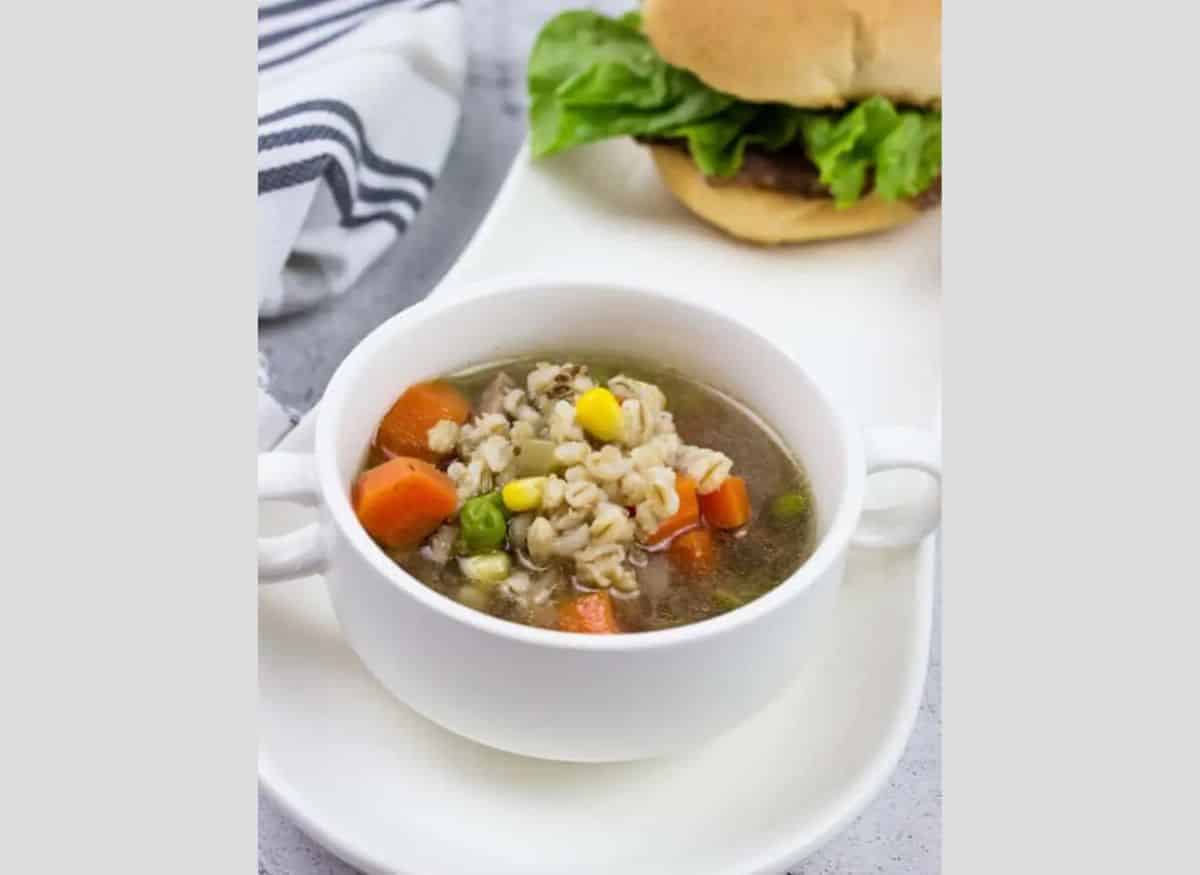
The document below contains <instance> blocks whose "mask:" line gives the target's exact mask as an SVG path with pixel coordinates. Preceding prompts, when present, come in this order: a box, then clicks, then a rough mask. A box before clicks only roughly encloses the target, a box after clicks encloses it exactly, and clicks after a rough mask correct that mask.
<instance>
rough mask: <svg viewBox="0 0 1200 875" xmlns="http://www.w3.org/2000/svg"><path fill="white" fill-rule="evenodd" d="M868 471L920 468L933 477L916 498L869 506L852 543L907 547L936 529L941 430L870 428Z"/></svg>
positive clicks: (867, 435) (866, 435)
mask: <svg viewBox="0 0 1200 875" xmlns="http://www.w3.org/2000/svg"><path fill="white" fill-rule="evenodd" d="M863 444H864V449H865V451H866V460H867V475H868V476H870V475H871V474H877V473H880V472H883V471H897V470H905V469H909V470H917V471H924V472H925V473H926V474H928V475H930V477H932V478H933V482H932V483H931V484H930V487H929V488H927V489H925V490H924V491H923V492H922V494H921V495H920V496H919V497H918V498H917V499H916V500H915V501H913V502H911V503H906V504H900V505H895V506H892V507H887V508H882V509H878V510H866V511H864V512H863V515H862V518H861V519H860V520H859V526H858V530H857V531H856V532H855V533H854V537H853V538H852V539H851V543H852V544H853V545H854V546H856V547H904V546H908V545H911V544H916V543H918V542H920V541H922V540H924V538H925V537H926V536H927V535H929V534H931V533H932V532H933V531H935V530H936V529H937V527H938V524H939V522H940V521H941V513H942V459H941V448H940V446H939V440H938V436H937V434H935V433H934V432H932V431H924V430H922V429H915V428H897V427H885V428H870V429H867V430H866V431H864V433H863Z"/></svg>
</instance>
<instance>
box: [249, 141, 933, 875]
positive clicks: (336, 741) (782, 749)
mask: <svg viewBox="0 0 1200 875" xmlns="http://www.w3.org/2000/svg"><path fill="white" fill-rule="evenodd" d="M939 232H940V226H939V219H938V216H937V214H936V213H934V214H930V215H928V216H925V217H923V218H922V219H921V220H919V221H918V222H916V223H914V224H913V225H911V226H908V227H906V228H903V229H899V230H898V231H895V232H893V233H890V234H887V235H882V236H879V237H873V238H866V239H862V240H852V241H840V242H834V243H827V244H817V245H810V246H804V247H795V248H785V249H778V250H763V249H758V248H754V247H750V246H745V245H741V244H738V243H733V242H730V241H729V240H727V239H726V238H724V237H722V236H720V235H719V234H717V233H716V232H713V231H710V230H709V229H708V228H706V227H705V226H703V225H701V224H700V223H699V222H697V221H695V220H693V219H692V218H691V217H690V216H689V215H688V214H687V213H686V212H685V211H684V210H683V209H682V208H680V207H678V206H676V205H675V204H674V202H673V201H672V200H671V198H670V197H669V195H667V194H666V193H665V192H664V191H663V190H662V188H661V186H660V185H659V183H658V181H657V178H656V177H655V176H654V173H653V170H652V167H651V166H650V163H649V161H648V159H647V157H646V156H645V154H644V153H643V152H642V150H641V149H639V148H637V147H636V146H633V145H632V144H631V143H626V142H612V143H605V144H601V145H598V146H593V147H589V148H586V149H582V150H579V151H577V152H573V153H569V154H567V155H565V156H563V157H562V158H560V159H557V160H555V161H552V162H549V163H547V164H545V165H530V163H529V161H528V159H527V156H526V154H525V153H524V152H522V154H521V155H519V156H518V158H517V160H516V162H515V163H514V167H513V170H512V172H511V173H510V176H509V178H508V180H507V182H506V183H505V185H504V187H503V189H502V190H501V192H500V195H499V196H498V198H497V200H496V203H495V205H494V206H493V208H492V210H491V212H490V213H489V215H488V217H487V218H486V219H485V220H484V223H483V224H482V225H481V227H480V230H479V232H478V233H477V234H476V236H475V238H474V240H473V241H472V242H471V244H470V246H469V247H468V249H467V251H466V252H465V253H464V255H463V257H462V259H461V260H460V262H459V263H458V265H457V266H456V267H455V269H454V270H453V271H452V272H451V274H450V275H449V276H448V277H447V278H446V279H445V280H443V282H442V283H441V284H440V286H439V289H440V290H435V294H443V293H445V292H444V291H443V290H444V289H445V288H446V287H447V286H451V285H454V284H456V283H459V282H460V281H469V280H472V279H475V278H479V277H482V276H488V275H493V274H495V273H499V272H509V271H526V270H537V271H552V270H553V269H554V267H555V265H562V264H565V263H570V264H571V265H572V266H573V267H575V268H578V267H579V266H580V265H586V266H588V268H589V269H591V270H592V271H593V272H594V275H595V276H596V277H598V278H600V277H611V278H614V279H622V280H626V281H628V280H632V279H636V280H637V281H639V282H641V283H643V284H647V285H654V284H656V283H662V284H665V285H669V286H671V287H672V288H686V289H688V290H689V291H690V292H691V293H694V295H695V296H696V297H697V298H699V299H702V300H705V301H707V302H709V303H713V304H716V305H717V306H720V307H724V308H727V309H728V310H729V311H730V312H731V313H733V314H734V315H736V316H737V317H739V318H741V319H743V320H744V321H746V322H748V323H750V324H752V325H753V326H755V327H756V328H757V329H758V330H760V331H762V332H763V333H765V334H767V335H768V336H770V337H772V338H773V339H775V340H776V341H777V342H779V343H781V344H783V345H784V346H786V347H787V348H789V349H790V350H791V351H792V352H793V354H794V355H795V356H796V357H797V359H799V360H800V361H801V362H802V363H803V364H804V365H805V366H806V367H808V368H809V369H810V370H811V371H812V372H813V373H814V374H816V375H817V376H818V378H819V379H821V380H822V381H823V382H824V383H825V384H826V385H827V386H828V387H830V389H831V391H832V392H834V393H835V394H837V395H840V396H841V397H842V399H843V400H844V401H845V403H846V404H847V405H848V408H849V409H850V410H851V411H852V412H853V413H854V414H856V415H857V416H858V417H859V419H860V420H861V421H862V422H864V423H894V424H902V425H920V426H927V427H936V426H937V423H938V420H939V416H938V409H939V401H938V399H939V374H940V357H939V353H940V347H939V340H940V314H939V310H940V270H939V262H940V246H939ZM780 388H781V391H786V387H780ZM311 440H312V418H311V416H310V417H308V418H307V419H306V420H305V421H304V422H303V423H302V424H301V425H300V426H299V427H298V428H297V429H296V431H295V432H293V434H291V435H290V436H289V437H288V438H287V440H286V441H285V442H284V445H283V447H282V448H283V449H302V448H305V447H307V446H309V445H310V444H311ZM880 486H881V485H880V484H877V485H876V488H875V490H874V502H875V504H876V505H881V504H887V503H889V502H890V501H892V500H894V499H895V497H896V496H897V495H899V494H904V493H910V492H911V490H912V489H915V488H920V487H918V486H916V485H914V484H913V483H911V482H905V481H893V482H891V483H889V484H882V487H883V488H880ZM310 513H311V512H310V511H306V510H304V509H301V508H296V507H292V506H286V505H279V504H264V505H263V507H262V513H261V515H260V519H261V529H262V531H263V532H264V533H270V532H275V531H282V530H286V529H288V528H291V527H294V526H295V525H296V524H297V522H298V521H300V520H302V519H305V518H307V517H308V516H309V514H310ZM934 557H935V550H934V543H933V540H932V539H930V540H929V541H927V542H926V543H925V544H924V545H923V546H922V547H920V548H919V549H915V550H903V551H890V552H861V553H853V554H852V555H851V558H850V564H849V569H848V575H847V580H846V585H845V586H844V588H843V590H842V593H841V596H840V600H839V604H838V607H837V613H836V618H835V624H834V628H833V629H832V630H831V632H832V634H831V636H830V642H831V643H830V645H829V647H828V649H827V651H826V652H825V655H824V657H823V658H822V659H821V660H820V661H819V662H818V663H816V664H814V665H813V666H811V667H810V669H808V670H807V671H806V672H805V673H804V674H802V675H800V676H798V677H797V678H796V681H795V682H794V684H793V685H792V687H791V688H790V689H789V690H788V691H787V692H786V693H785V694H784V695H783V696H782V697H781V698H780V699H778V700H777V701H775V702H774V703H773V704H772V705H771V706H770V707H768V708H767V709H766V710H765V711H763V712H762V713H760V714H758V715H756V716H755V717H754V718H752V719H751V720H750V721H748V722H747V723H746V724H744V725H742V726H741V727H739V728H738V729H737V730H735V731H734V732H732V733H730V734H728V735H726V736H725V737H723V738H721V739H718V740H717V741H716V742H714V743H712V744H710V745H709V746H707V747H705V748H704V749H702V750H698V751H694V752H692V753H689V754H687V755H685V756H680V757H674V758H668V759H663V760H658V761H654V762H650V763H642V764H635V765H612V766H587V765H582V766H581V765H570V764H561V763H547V762H541V761H535V760H528V759H523V758H520V757H516V756H512V755H509V754H503V753H499V752H496V751H492V750H490V749H487V748H484V747H481V746H479V745H476V744H474V743H472V742H469V741H466V740H463V739H461V738H458V737H456V736H453V735H451V734H449V733H447V732H444V731H443V730H441V729H439V728H437V727H435V726H433V725H432V724H430V723H428V722H426V721H425V720H423V719H422V718H420V717H418V716H417V715H416V714H414V713H413V712H412V711H410V710H409V709H407V708H405V707H404V706H403V705H401V704H400V703H398V702H396V701H395V700H394V699H393V698H392V697H391V696H390V695H389V694H388V693H386V692H385V691H384V690H383V689H382V688H381V687H379V686H378V684H376V683H375V682H374V681H373V680H372V679H371V678H370V677H369V676H368V674H367V673H366V671H365V670H364V669H363V668H362V667H361V665H360V664H359V663H358V661H357V659H356V657H355V656H354V654H353V653H352V652H351V651H350V649H349V648H348V647H347V645H346V644H345V643H344V641H343V640H342V638H341V635H340V633H339V632H338V628H337V624H336V621H335V619H334V617H333V613H332V611H331V609H330V607H329V604H328V601H327V599H326V596H325V591H324V584H323V582H322V581H321V580H320V578H317V577H314V578H309V579H307V580H305V581H297V582H295V583H292V584H285V585H281V586H277V587H272V588H267V589H264V590H263V591H262V593H261V595H260V599H259V689H260V695H259V738H260V753H259V777H260V780H261V783H262V785H263V787H264V788H265V790H266V791H267V792H268V793H269V794H270V795H271V796H272V798H273V799H274V800H275V801H276V802H277V803H278V804H279V805H280V806H281V807H282V808H283V809H284V810H285V811H286V812H287V813H288V814H289V815H290V816H291V817H293V818H294V819H295V820H296V821H297V822H298V823H299V824H300V825H301V826H302V827H303V828H304V829H305V830H306V831H307V832H309V833H310V834H311V835H312V836H313V837H314V838H316V839H317V840H318V841H320V842H322V843H323V844H325V845H326V846H327V847H329V848H330V849H331V850H333V851H334V852H335V853H336V854H338V855H339V856H341V857H342V858H343V859H345V860H346V861H348V862H350V863H351V864H353V865H356V866H358V867H359V868H361V869H363V870H365V871H367V872H395V873H412V875H442V873H446V875H450V873H463V875H468V873H469V875H479V873H487V875H510V873H511V875H541V873H545V875H561V873H563V872H568V871H569V872H572V873H575V875H591V873H595V875H600V873H604V875H611V873H618V872H619V873H621V875H639V873H645V875H652V873H653V875H662V873H676V872H678V873H688V875H710V873H711V875H717V873H720V875H730V873H755V875H758V873H761V875H780V873H782V872H783V871H784V870H785V869H786V868H788V867H789V866H792V865H794V864H795V863H797V862H798V861H799V860H800V859H802V858H803V857H805V856H806V855H807V854H809V853H811V852H812V851H813V850H814V849H815V848H817V847H818V846H819V845H820V844H821V843H823V842H824V841H826V840H827V839H828V838H829V837H830V836H831V835H833V834H834V833H835V832H836V831H837V830H839V829H840V828H841V827H842V826H844V825H845V824H846V823H847V822H848V821H850V820H851V819H852V818H853V817H855V816H856V815H857V814H858V813H859V812H861V811H862V809H863V808H865V807H866V805H867V804H868V802H870V800H871V799H872V798H873V797H874V796H875V795H876V793H878V791H879V790H880V789H881V788H882V787H883V786H884V784H885V783H886V781H887V778H888V776H889V775H890V774H891V772H892V770H893V769H894V768H895V765H896V763H897V762H898V760H899V758H900V755H901V753H902V751H903V749H904V745H905V743H906V741H907V739H908V736H909V734H910V733H911V731H912V727H913V724H914V721H915V718H916V713H917V708H918V705H919V703H920V700H921V693H922V689H923V685H924V680H925V674H926V668H927V665H928V657H929V644H930V627H931V621H932V606H933V588H934V571H935V567H934V566H935V561H934Z"/></svg>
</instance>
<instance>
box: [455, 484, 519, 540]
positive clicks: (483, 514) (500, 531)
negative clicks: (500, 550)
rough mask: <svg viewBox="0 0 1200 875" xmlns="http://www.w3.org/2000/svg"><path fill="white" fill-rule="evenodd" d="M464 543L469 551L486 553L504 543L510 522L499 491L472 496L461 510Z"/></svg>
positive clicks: (460, 521)
mask: <svg viewBox="0 0 1200 875" xmlns="http://www.w3.org/2000/svg"><path fill="white" fill-rule="evenodd" d="M458 522H459V525H460V527H461V528H460V532H461V537H462V540H463V544H464V546H465V547H466V550H467V552H468V553H472V554H474V553H486V552H488V551H490V550H495V549H496V548H497V547H499V546H500V545H501V544H503V543H504V536H505V534H506V532H507V529H508V524H507V522H506V521H505V518H504V511H503V510H502V504H501V498H500V493H499V492H489V493H488V494H487V495H480V496H478V497H477V498H472V499H471V500H470V501H468V502H467V503H466V504H464V505H463V507H462V511H460V512H459V515H458Z"/></svg>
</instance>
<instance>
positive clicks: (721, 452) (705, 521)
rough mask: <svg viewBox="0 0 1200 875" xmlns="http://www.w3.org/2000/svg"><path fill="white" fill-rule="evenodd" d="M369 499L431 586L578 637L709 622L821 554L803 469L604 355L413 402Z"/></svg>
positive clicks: (383, 534) (361, 486) (391, 422)
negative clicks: (815, 552) (814, 554)
mask: <svg viewBox="0 0 1200 875" xmlns="http://www.w3.org/2000/svg"><path fill="white" fill-rule="evenodd" d="M352 501H353V504H354V509H355V512H356V514H357V515H358V518H359V520H360V522H361V523H362V524H363V526H364V527H365V528H366V530H367V532H368V533H369V534H370V535H371V537H372V538H374V539H375V540H376V541H377V542H378V543H379V544H380V546H382V547H383V548H384V550H386V551H387V552H388V554H389V555H390V556H391V557H392V559H394V560H395V561H396V562H397V563H398V564H399V565H400V566H401V567H402V568H404V569H405V570H406V571H407V572H408V573H409V574H411V575H412V576H413V577H415V578H417V580H419V581H421V582H422V583H424V584H425V585H426V586H428V587H430V588H431V589H434V590H437V591H438V592H439V593H442V594H443V595H445V596H448V597H450V598H453V599H457V600H458V601H459V602H461V603H462V604H464V605H467V606H469V607H471V608H473V609H475V610H479V611H483V612H485V613H489V614H492V615H494V616H497V617H501V618H503V619H506V620H511V621H513V622H517V623H524V624H527V625H531V626H541V627H545V628H552V629H559V630H562V631H565V632H576V633H588V634H609V633H619V632H644V631H652V630H655V629H665V628H669V627H672V626H679V625H683V624H686V623H694V622H698V621H701V620H705V619H708V618H709V617H713V616H715V615H717V614H721V613H724V612H726V611H729V610H734V609H736V608H738V607H741V606H742V605H744V604H746V603H748V602H750V601H753V600H754V599H756V598H758V597H759V596H761V595H762V594H763V593H765V592H768V591H769V590H771V589H773V588H774V587H775V586H777V585H778V584H779V583H781V582H782V581H784V580H786V579H787V578H788V577H789V576H790V575H791V574H792V572H794V571H795V570H796V569H797V568H798V567H799V566H800V565H801V563H803V562H804V561H805V560H806V559H807V558H808V557H809V555H810V554H811V553H812V550H813V548H814V546H815V531H816V519H815V511H814V507H813V501H812V493H811V490H810V489H809V486H808V482H807V478H806V477H805V474H804V471H803V468H802V467H801V465H800V464H799V463H798V462H797V461H796V459H794V458H793V457H792V456H791V454H790V453H789V452H788V451H787V449H786V448H785V447H784V446H783V445H782V443H781V442H780V441H779V440H778V439H777V438H776V437H775V436H774V435H773V434H772V433H771V432H770V431H769V430H768V428H767V427H766V425H765V424H764V423H763V422H762V421H761V420H759V419H758V418H757V417H755V416H754V415H753V414H752V413H750V412H749V411H748V410H746V409H745V408H744V407H743V406H742V405H741V404H739V403H737V402H735V401H734V400H732V399H731V398H729V397H727V396H726V395H724V394H722V393H721V392H718V391H717V390H715V389H713V388H711V387H709V386H706V385H704V384H702V383H700V382H697V381H695V380H692V379H689V378H688V377H686V376H684V375H681V374H678V373H675V372H673V371H670V370H664V369H662V368H656V367H653V366H648V365H645V364H643V363H638V362H632V361H628V360H615V359H614V360H606V359H605V358H603V357H600V358H595V359H593V358H587V359H586V364H575V363H573V362H571V361H566V360H565V357H559V358H558V360H555V359H551V358H549V357H546V358H541V357H539V358H525V359H518V360H511V361H506V362H502V363H496V364H490V365H486V366H481V367H478V368H473V369H471V370H469V371H465V372H462V373H459V374H452V375H449V376H447V377H445V378H444V379H440V380H433V381H428V382H425V383H419V384H416V385H414V386H410V387H408V388H407V389H406V390H405V392H404V393H403V394H402V395H401V396H400V397H399V398H398V399H397V401H396V402H395V404H394V405H393V407H392V408H391V410H389V411H388V413H387V415H386V416H385V417H384V419H383V421H382V422H381V423H380V426H379V429H378V431H377V432H376V434H375V438H374V441H373V443H372V446H371V448H370V451H369V452H368V455H367V460H366V464H365V466H364V469H363V471H362V472H361V473H360V475H359V476H358V479H357V480H356V482H355V485H354V490H353V495H352Z"/></svg>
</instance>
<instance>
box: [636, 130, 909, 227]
mask: <svg viewBox="0 0 1200 875" xmlns="http://www.w3.org/2000/svg"><path fill="white" fill-rule="evenodd" d="M650 151H651V152H652V154H653V155H654V163H655V165H657V167H658V172H659V175H661V176H662V179H663V182H665V183H666V185H667V188H669V189H670V190H671V193H672V194H674V195H675V197H677V198H679V200H680V201H682V202H683V205H684V206H686V207H687V208H688V209H689V210H691V211H692V212H693V213H695V214H696V215H698V216H700V218H702V219H707V220H708V221H709V222H711V223H712V224H714V225H716V226H717V227H718V228H721V229H722V230H724V231H727V232H728V233H730V234H732V235H733V236H734V237H739V238H741V239H742V240H749V241H751V242H754V243H768V244H770V243H800V242H802V241H804V240H825V239H828V238H831V237H851V236H853V235H856V234H871V233H874V232H876V231H883V230H885V229H887V228H892V227H894V226H896V225H903V224H904V223H905V222H908V221H911V220H912V219H914V218H916V217H917V216H918V215H919V214H920V212H921V211H920V210H919V209H918V208H917V207H915V206H913V205H912V204H911V203H907V202H905V201H885V200H883V199H881V198H880V197H878V196H877V195H874V194H871V195H868V196H867V197H865V198H863V199H861V200H860V201H858V202H857V203H855V204H854V205H853V206H850V207H845V208H843V209H838V208H837V207H836V206H834V203H833V199H832V198H804V197H799V196H797V195H793V194H787V193H784V192H778V191H771V190H769V189H765V188H755V187H753V186H749V185H721V186H715V185H709V183H708V181H707V180H706V179H705V177H704V174H703V173H701V172H700V169H699V168H698V167H696V165H695V163H694V162H693V161H692V159H691V158H690V157H688V156H687V155H686V154H685V153H684V152H682V151H681V150H679V149H676V148H673V147H671V146H657V145H652V146H650Z"/></svg>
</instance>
